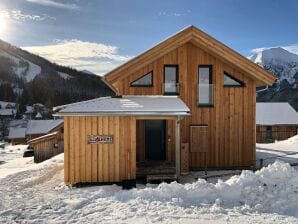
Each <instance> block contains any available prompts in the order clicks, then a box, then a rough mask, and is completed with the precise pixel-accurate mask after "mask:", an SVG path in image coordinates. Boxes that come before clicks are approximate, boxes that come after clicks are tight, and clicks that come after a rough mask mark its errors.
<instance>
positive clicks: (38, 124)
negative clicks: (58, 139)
mask: <svg viewBox="0 0 298 224" xmlns="http://www.w3.org/2000/svg"><path fill="white" fill-rule="evenodd" d="M62 124H63V119H57V120H30V121H29V122H28V125H27V130H26V134H27V135H33V134H46V133H49V132H50V131H52V130H53V129H55V128H56V127H58V126H60V125H62Z"/></svg>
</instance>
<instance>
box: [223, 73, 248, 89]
mask: <svg viewBox="0 0 298 224" xmlns="http://www.w3.org/2000/svg"><path fill="white" fill-rule="evenodd" d="M224 86H225V87H244V86H245V84H244V82H242V81H240V80H238V79H236V78H235V77H233V76H232V75H230V74H229V73H227V72H224Z"/></svg>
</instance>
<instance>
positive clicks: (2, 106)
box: [0, 101, 17, 109]
mask: <svg viewBox="0 0 298 224" xmlns="http://www.w3.org/2000/svg"><path fill="white" fill-rule="evenodd" d="M0 109H17V103H13V102H6V101H0Z"/></svg>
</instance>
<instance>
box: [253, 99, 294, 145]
mask: <svg viewBox="0 0 298 224" xmlns="http://www.w3.org/2000/svg"><path fill="white" fill-rule="evenodd" d="M256 113H257V116H256V117H257V121H256V123H257V131H256V132H257V138H256V140H257V142H258V143H270V142H274V141H276V140H285V139H288V138H290V137H292V136H294V135H297V134H298V113H297V112H296V111H295V109H294V108H293V107H292V106H291V105H290V104H289V103H287V102H266V103H257V112H256Z"/></svg>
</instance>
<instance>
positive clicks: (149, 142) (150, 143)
mask: <svg viewBox="0 0 298 224" xmlns="http://www.w3.org/2000/svg"><path fill="white" fill-rule="evenodd" d="M165 130H166V121H165V120H145V159H146V160H166V144H165V143H166V142H165V136H166V134H165Z"/></svg>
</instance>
